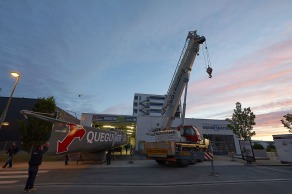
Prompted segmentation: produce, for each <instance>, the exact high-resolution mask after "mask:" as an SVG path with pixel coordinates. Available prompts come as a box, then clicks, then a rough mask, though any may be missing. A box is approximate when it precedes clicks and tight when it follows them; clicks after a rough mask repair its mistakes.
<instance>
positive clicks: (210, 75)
mask: <svg viewBox="0 0 292 194" xmlns="http://www.w3.org/2000/svg"><path fill="white" fill-rule="evenodd" d="M212 71H213V69H212V67H210V66H208V68H207V73H208V74H209V78H212Z"/></svg>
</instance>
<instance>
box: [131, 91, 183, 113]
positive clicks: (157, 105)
mask: <svg viewBox="0 0 292 194" xmlns="http://www.w3.org/2000/svg"><path fill="white" fill-rule="evenodd" d="M165 97H166V96H165V95H154V94H140V93H135V95H134V101H133V115H134V116H161V109H162V107H163V103H164V101H165ZM180 114H181V107H180V105H179V107H178V109H177V112H176V117H180Z"/></svg>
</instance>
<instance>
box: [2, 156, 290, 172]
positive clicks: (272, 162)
mask: <svg viewBox="0 0 292 194" xmlns="http://www.w3.org/2000/svg"><path fill="white" fill-rule="evenodd" d="M153 162H155V161H153V160H146V159H143V157H142V158H141V157H133V158H130V157H128V159H126V158H125V157H123V158H119V157H115V159H112V161H111V165H106V163H105V162H100V161H83V162H80V161H79V162H78V164H77V162H76V161H69V165H65V162H64V161H49V162H47V161H44V162H42V165H41V166H40V169H43V170H51V169H72V168H73V169H82V168H87V167H90V168H113V167H145V166H151V165H153ZM210 162H211V161H204V162H200V163H199V164H200V165H203V166H204V165H210ZM213 164H214V165H215V166H216V165H219V166H220V165H255V166H291V165H292V163H291V164H282V163H281V161H280V160H279V159H278V158H276V157H275V158H269V159H262V158H256V162H253V163H252V164H247V162H246V161H245V160H242V159H241V158H231V157H228V156H215V157H214V160H213ZM27 167H28V164H27V162H14V163H13V168H11V169H13V170H24V169H27ZM1 170H4V169H1ZM5 170H9V168H7V169H5Z"/></svg>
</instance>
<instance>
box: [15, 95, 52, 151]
mask: <svg viewBox="0 0 292 194" xmlns="http://www.w3.org/2000/svg"><path fill="white" fill-rule="evenodd" d="M55 109H56V103H55V99H54V97H53V96H52V97H49V98H38V99H37V103H36V104H35V105H34V106H33V108H32V111H34V112H41V113H48V114H53V113H54V112H55ZM52 125H53V124H52V123H51V122H47V121H44V120H40V119H37V118H32V117H28V118H27V119H23V120H18V127H19V130H20V132H21V134H22V141H23V146H24V149H25V150H26V151H29V150H30V148H31V146H32V145H33V144H34V145H36V144H42V143H44V142H46V141H48V140H49V138H50V134H51V130H52Z"/></svg>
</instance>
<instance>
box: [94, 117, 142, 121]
mask: <svg viewBox="0 0 292 194" xmlns="http://www.w3.org/2000/svg"><path fill="white" fill-rule="evenodd" d="M92 121H99V122H103V121H104V122H107V121H110V122H136V121H137V118H136V117H134V116H123V115H119V116H115V115H93V116H92Z"/></svg>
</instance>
